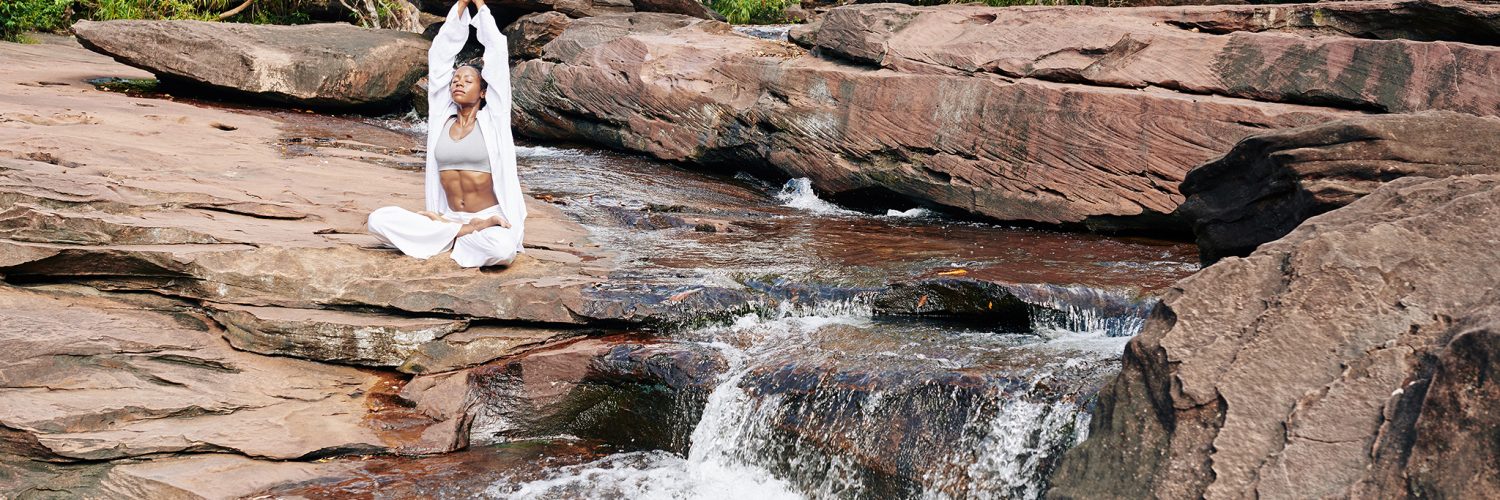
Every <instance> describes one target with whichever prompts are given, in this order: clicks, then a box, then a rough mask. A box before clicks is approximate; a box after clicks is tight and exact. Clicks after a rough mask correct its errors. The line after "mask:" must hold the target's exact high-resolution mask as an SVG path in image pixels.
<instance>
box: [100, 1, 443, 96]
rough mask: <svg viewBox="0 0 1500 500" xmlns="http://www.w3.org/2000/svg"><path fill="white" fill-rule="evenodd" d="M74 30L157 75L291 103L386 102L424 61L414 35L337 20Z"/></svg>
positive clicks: (111, 24) (114, 24)
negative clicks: (295, 24) (273, 23)
mask: <svg viewBox="0 0 1500 500" xmlns="http://www.w3.org/2000/svg"><path fill="white" fill-rule="evenodd" d="M73 31H74V33H76V34H77V35H78V40H79V41H80V42H82V43H83V44H84V46H86V47H88V48H90V49H92V50H95V51H98V52H100V53H103V54H106V55H109V56H111V57H114V58H115V59H117V60H119V61H121V62H124V63H126V64H129V65H132V66H135V67H138V68H141V69H145V70H147V71H150V72H152V73H155V74H156V75H157V76H158V77H159V78H161V79H163V80H171V81H174V82H179V83H186V84H189V85H192V86H203V87H206V88H209V89H215V90H229V91H233V92H237V93H241V94H243V95H247V96H250V97H254V98H257V99H264V100H270V101H274V102H280V103H286V104H292V105H297V106H314V107H331V108H347V107H383V106H390V105H392V104H396V103H397V102H399V101H401V100H402V99H404V98H406V96H407V92H408V87H409V86H410V85H411V84H412V82H415V81H416V80H417V78H418V77H419V76H421V74H422V73H423V72H425V71H426V67H427V66H426V64H425V61H426V59H427V45H428V42H427V41H426V40H423V39H422V37H421V36H420V35H418V34H415V33H403V32H399V31H389V30H371V29H365V28H359V27H355V26H351V25H348V24H341V23H331V24H312V25H299V26H273V25H261V24H239V23H210V22H202V21H104V22H94V21H80V22H79V23H77V24H75V25H73Z"/></svg>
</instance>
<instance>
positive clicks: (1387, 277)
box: [1052, 175, 1500, 497]
mask: <svg viewBox="0 0 1500 500" xmlns="http://www.w3.org/2000/svg"><path fill="white" fill-rule="evenodd" d="M1497 186H1500V177H1497V176H1494V175H1462V176H1454V177H1448V178H1442V179H1430V178H1417V177H1408V178H1403V179H1397V180H1394V181H1391V182H1388V183H1386V184H1385V185H1383V186H1381V187H1380V188H1379V189H1376V190H1375V191H1374V192H1372V193H1371V194H1369V195H1366V196H1365V197H1363V198H1361V199H1359V200H1357V201H1355V202H1353V203H1351V204H1349V205H1348V206H1346V207H1344V208H1341V209H1339V210H1335V211H1332V212H1329V213H1326V214H1323V215H1320V216H1317V217H1313V218H1311V219H1309V220H1307V221H1306V222H1304V223H1303V224H1302V225H1301V226H1300V227H1298V228H1297V229H1296V230H1294V231H1292V232H1291V234H1288V235H1287V236H1286V237H1283V238H1281V239H1279V240H1277V241H1274V242H1271V243H1267V244H1264V245H1261V247H1260V248H1259V249H1257V250H1256V251H1255V252H1254V253H1252V254H1250V256H1248V257H1246V258H1227V259H1224V260H1222V261H1220V262H1219V263H1218V264H1215V265H1213V266H1210V267H1208V268H1206V269H1204V270H1203V271H1201V272H1199V273H1198V274H1196V275H1194V276H1192V277H1190V278H1187V279H1185V280H1183V281H1181V282H1179V283H1178V284H1177V285H1175V286H1174V287H1173V289H1172V290H1170V291H1169V292H1168V293H1167V294H1166V295H1165V296H1164V298H1163V299H1162V303H1161V305H1160V306H1159V307H1158V308H1157V309H1156V311H1154V312H1153V314H1152V317H1151V319H1150V320H1149V321H1148V322H1147V324H1146V327H1145V329H1144V331H1143V332H1142V333H1141V335H1140V336H1138V337H1136V338H1135V339H1133V340H1132V341H1131V343H1130V344H1129V346H1128V347H1127V349H1126V354H1125V358H1124V367H1123V368H1122V371H1121V374H1120V376H1119V377H1118V378H1117V379H1116V380H1115V381H1114V382H1112V383H1111V384H1110V385H1109V386H1108V387H1107V388H1106V389H1105V390H1104V391H1103V392H1102V393H1101V395H1100V403H1099V410H1098V414H1097V416H1096V418H1095V419H1094V423H1093V425H1092V430H1091V432H1090V438H1089V439H1088V440H1087V441H1085V442H1084V443H1083V444H1082V445H1080V446H1079V447H1078V448H1075V449H1074V450H1072V451H1070V452H1069V454H1068V456H1067V458H1066V459H1065V460H1064V462H1063V465H1062V467H1061V469H1060V472H1059V474H1058V475H1057V476H1056V477H1054V484H1055V487H1054V489H1053V490H1052V494H1053V495H1056V496H1059V497H1090V496H1096V495H1101V494H1109V495H1124V496H1145V495H1152V494H1155V495H1165V496H1173V497H1180V496H1199V495H1209V496H1216V495H1221V494H1222V495H1241V494H1249V493H1254V494H1258V495H1261V496H1340V495H1349V496H1363V495H1365V494H1369V492H1384V493H1379V494H1395V492H1402V493H1400V494H1405V492H1410V491H1414V490H1418V489H1420V490H1421V491H1429V492H1434V494H1439V495H1461V494H1464V493H1465V492H1479V491H1484V489H1485V488H1490V487H1492V484H1491V483H1488V482H1480V483H1467V482H1460V481H1454V480H1450V479H1441V480H1439V479H1436V478H1437V477H1438V476H1435V475H1430V474H1432V473H1431V472H1428V471H1430V470H1431V469H1427V468H1426V467H1429V465H1424V464H1430V463H1431V462H1427V461H1426V460H1428V458H1426V457H1430V456H1434V455H1424V454H1425V453H1432V452H1435V451H1436V450H1439V449H1442V450H1444V451H1442V452H1438V453H1453V454H1454V455H1451V456H1455V457H1456V456H1460V455H1461V456H1470V455H1469V454H1471V453H1480V454H1482V453H1485V451H1483V446H1487V445H1475V446H1472V447H1456V448H1446V447H1439V448H1434V447H1433V446H1434V445H1433V444H1430V443H1422V439H1424V438H1421V437H1419V438H1416V439H1415V440H1413V439H1412V438H1411V437H1410V436H1411V433H1410V431H1407V432H1400V429H1401V428H1402V427H1403V426H1411V425H1412V424H1411V422H1413V421H1418V422H1422V423H1421V424H1419V425H1417V427H1416V428H1417V429H1419V430H1418V431H1417V434H1421V432H1422V431H1423V430H1427V429H1435V428H1448V426H1451V425H1458V424H1459V423H1460V422H1470V421H1469V420H1467V419H1469V418H1473V417H1476V416H1478V415H1480V414H1481V413H1473V412H1477V411H1481V410H1479V409H1478V408H1479V407H1482V406H1483V405H1482V404H1479V406H1474V405H1476V404H1477V403H1476V402H1475V401H1474V400H1470V399H1464V398H1459V399H1455V398H1453V396H1452V394H1453V393H1451V392H1449V391H1450V390H1451V389H1437V390H1436V392H1432V391H1429V392H1427V393H1426V394H1427V395H1428V396H1429V397H1427V398H1423V397H1422V396H1407V395H1406V393H1408V392H1416V393H1418V394H1420V393H1422V392H1423V391H1421V390H1420V389H1421V387H1420V386H1422V385H1427V384H1429V383H1431V384H1432V387H1451V386H1447V385H1444V384H1448V383H1451V382H1446V381H1445V382H1436V380H1437V379H1435V378H1432V375H1431V374H1432V373H1433V372H1432V371H1430V369H1429V368H1427V366H1432V364H1431V363H1430V362H1428V361H1424V360H1428V359H1431V358H1432V357H1433V356H1436V357H1438V358H1440V359H1442V360H1443V361H1442V362H1441V363H1443V364H1444V366H1448V367H1451V368H1447V370H1452V371H1448V372H1446V373H1449V374H1450V375H1447V376H1446V377H1445V380H1453V379H1454V377H1465V376H1473V375H1472V374H1475V373H1478V372H1477V370H1479V368H1477V366H1478V364H1479V361H1478V359H1479V358H1475V357H1474V356H1480V357H1482V356H1483V355H1479V354H1477V352H1483V350H1482V348H1479V349H1477V350H1468V349H1471V348H1470V347H1469V346H1473V345H1476V344H1468V343H1466V342H1473V340H1468V341H1461V340H1459V339H1462V338H1463V335H1462V334H1461V333H1462V332H1463V331H1464V330H1463V329H1459V330H1458V331H1455V329H1454V320H1455V319H1457V318H1464V317H1466V316H1467V315H1469V314H1470V311H1471V310H1473V309H1475V308H1476V307H1481V306H1485V305H1488V304H1491V303H1493V301H1494V300H1495V297H1494V294H1493V285H1494V283H1496V282H1500V276H1497V275H1496V267H1495V266H1494V261H1495V258H1494V255H1493V254H1492V253H1490V252H1484V251H1476V249H1482V248H1488V246H1490V243H1489V242H1491V241H1493V240H1494V239H1495V238H1496V237H1497V236H1500V235H1497V234H1496V229H1495V228H1497V227H1500V226H1497V225H1495V224H1493V223H1491V222H1492V221H1494V220H1496V219H1497V218H1500V189H1496V187H1497ZM1481 329H1482V328H1481ZM1477 338H1479V336H1477V335H1476V337H1474V339H1477ZM1455 342H1456V343H1457V344H1456V345H1457V346H1461V347H1458V348H1457V349H1456V350H1458V351H1461V352H1462V351H1467V352H1469V353H1471V354H1459V353H1456V352H1455V353H1451V354H1442V353H1441V352H1442V351H1444V350H1445V346H1454V345H1455ZM1450 352H1451V351H1450ZM1463 356H1469V357H1467V358H1466V360H1465V361H1462V362H1460V361H1458V360H1457V359H1456V358H1458V357H1463ZM1486 362H1487V361H1486ZM1460 364H1462V365H1463V366H1465V368H1458V366H1459V365H1460ZM1469 367H1473V368H1469ZM1438 371H1439V372H1442V371H1443V370H1438ZM1459 373H1466V374H1468V375H1459ZM1427 380H1433V381H1434V382H1427ZM1485 387H1487V386H1484V385H1481V386H1477V387H1473V388H1472V389H1468V390H1476V391H1482V390H1488V389H1486V388H1485ZM1427 401H1430V402H1431V406H1425V405H1426V404H1427ZM1458 408H1463V409H1462V410H1457V409H1458ZM1480 419H1481V420H1480V421H1474V422H1472V424H1473V425H1474V426H1475V427H1470V428H1485V426H1493V425H1494V422H1493V421H1492V420H1493V419H1492V418H1490V417H1480ZM1426 436H1429V437H1426V438H1425V439H1431V437H1430V436H1432V435H1431V434H1427V435H1426ZM1408 456H1410V457H1413V458H1412V459H1411V460H1415V461H1408V460H1409V459H1408V458H1406V457H1408ZM1393 461H1394V462H1393ZM1480 463H1493V462H1484V461H1480V462H1479V463H1476V464H1475V465H1473V466H1470V467H1476V468H1484V467H1488V465H1479V464H1480ZM1407 467H1410V469H1407V470H1408V471H1409V472H1411V474H1410V475H1407V474H1403V473H1400V472H1394V471H1399V470H1401V469H1404V468H1407ZM1465 470H1466V471H1467V472H1464V473H1462V474H1460V476H1462V475H1465V474H1467V475H1470V476H1473V475H1474V474H1479V475H1485V474H1488V473H1478V472H1476V471H1477V470H1478V469H1475V468H1470V469H1465ZM1486 470H1489V469H1486ZM1490 475H1492V474H1490ZM1443 477H1445V478H1447V476H1443ZM1455 477H1457V476H1455ZM1470 488H1473V489H1470Z"/></svg>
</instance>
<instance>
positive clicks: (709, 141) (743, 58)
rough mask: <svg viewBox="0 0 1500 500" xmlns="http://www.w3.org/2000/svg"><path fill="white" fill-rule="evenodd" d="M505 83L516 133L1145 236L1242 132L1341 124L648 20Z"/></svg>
mask: <svg viewBox="0 0 1500 500" xmlns="http://www.w3.org/2000/svg"><path fill="white" fill-rule="evenodd" d="M514 75H515V77H514V78H515V92H516V97H515V102H516V105H517V108H518V110H517V111H518V112H517V116H516V119H515V125H516V127H517V129H518V130H519V131H521V132H523V133H526V134H528V135H532V136H536V137H543V138H554V139H566V140H588V141H593V142H597V143H601V144H605V145H608V146H610V147H615V148H621V149H627V150H632V151H639V152H643V153H647V154H650V155H653V156H656V157H658V158H663V159H668V160H674V161H688V162H693V163H698V164H703V165H708V166H713V167H714V168H727V169H733V170H772V171H774V172H777V173H779V174H781V175H786V176H791V177H809V178H811V179H812V181H813V183H814V185H815V186H816V187H817V188H818V189H820V190H823V191H825V192H831V193H835V194H844V195H850V196H853V195H857V194H859V193H887V194H894V196H898V197H904V198H910V199H914V200H918V201H919V202H920V203H925V204H938V205H945V206H949V207H956V208H959V209H962V210H965V211H968V212H972V213H976V214H980V215H984V216H988V217H993V218H997V219H1007V220H1028V221H1036V222H1045V223H1064V224H1080V225H1083V224H1087V225H1092V226H1097V227H1104V228H1137V229H1138V228H1143V227H1145V228H1155V229H1162V228H1163V227H1164V225H1163V224H1162V223H1161V217H1160V216H1161V215H1164V214H1169V213H1171V212H1172V211H1173V210H1174V209H1175V208H1176V206H1177V204H1178V203H1180V202H1181V196H1180V195H1179V194H1178V193H1177V184H1178V182H1180V181H1181V179H1182V176H1183V174H1185V173H1186V171H1187V170H1188V169H1189V168H1191V167H1192V166H1194V165H1196V164H1198V163H1200V162H1202V161H1205V160H1207V159H1209V158H1211V157H1213V156H1214V155H1216V154H1218V153H1220V152H1222V151H1223V150H1226V149H1228V147H1229V145H1231V144H1233V142H1234V141H1236V140H1238V139H1239V138H1242V137H1244V136H1247V135H1249V134H1251V133H1253V132H1255V131H1258V130H1261V129H1265V128H1286V127H1292V126H1298V125H1306V124H1311V123H1316V122H1320V121H1325V120H1328V119H1331V118H1334V117H1338V116H1342V115H1344V114H1345V113H1343V112H1340V111H1335V110H1328V109H1323V108H1312V107H1305V106H1295V105H1285V104H1276V103H1263V102H1256V101H1250V100H1244V99H1232V98H1222V97H1212V96H1192V95H1184V94H1180V93H1175V92H1168V91H1157V90H1144V91H1143V90H1127V89H1117V88H1102V87H1095V86H1087V85H1074V84H1065V83H1053V82H1044V81H1036V80H1023V81H1010V80H1007V79H1005V78H1001V77H999V76H998V75H991V76H985V75H977V76H958V75H950V74H912V73H903V72H893V71H888V70H874V69H870V68H862V67H853V66H849V65H847V64H841V63H837V62H833V61H829V60H824V59H818V58H815V57H810V56H808V55H806V53H805V52H804V51H802V50H800V49H798V48H796V47H793V46H790V45H787V44H783V43H777V42H771V41H766V40H758V39H751V38H749V37H744V36H740V35H736V34H732V33H730V32H729V29H728V26H727V25H723V24H720V23H714V22H706V21H694V20H689V19H685V18H681V17H671V16H665V15H660V14H633V15H629V16H606V17H595V18H590V19H584V20H579V21H575V22H574V23H573V25H572V26H571V27H570V28H569V29H568V30H567V31H566V32H564V33H563V35H562V36H561V37H559V38H558V39H556V40H554V41H553V42H551V43H550V44H548V45H547V46H546V47H545V48H544V57H543V58H542V59H539V60H531V61H526V62H524V63H521V64H520V65H518V66H517V67H516V69H515V72H514ZM619 96H632V98H631V99H621V98H620V97H619ZM1122 110H1128V112H1122ZM1167 226H1169V227H1170V225H1167Z"/></svg>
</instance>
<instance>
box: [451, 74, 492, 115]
mask: <svg viewBox="0 0 1500 500" xmlns="http://www.w3.org/2000/svg"><path fill="white" fill-rule="evenodd" d="M479 82H480V80H479V70H477V69H474V67H473V66H459V67H458V69H457V70H455V71H454V72H453V81H452V82H450V83H449V90H448V91H449V92H450V94H451V95H452V96H453V102H456V103H458V105H459V106H460V107H463V106H473V105H475V104H479V100H480V99H483V98H484V90H481V89H480V88H479Z"/></svg>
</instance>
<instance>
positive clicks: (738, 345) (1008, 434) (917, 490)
mask: <svg viewBox="0 0 1500 500" xmlns="http://www.w3.org/2000/svg"><path fill="white" fill-rule="evenodd" d="M836 309H837V310H839V311H840V313H839V314H819V312H816V311H814V312H813V313H812V314H811V315H797V314H796V313H793V312H791V311H790V310H788V311H784V312H783V313H782V314H779V315H773V316H771V317H760V316H754V315H750V316H745V317H742V318H741V319H740V320H739V321H737V322H736V323H734V324H733V325H729V326H719V327H709V328H704V329H701V330H697V331H693V332H683V333H680V334H678V336H679V337H681V338H684V339H690V340H694V341H698V342H705V343H708V344H709V345H713V346H716V347H718V348H719V349H721V350H723V352H724V353H725V354H726V356H727V357H728V359H729V360H731V363H730V365H731V368H730V369H729V370H728V371H727V372H725V373H724V374H723V375H722V376H721V377H720V382H719V384H718V386H717V387H716V388H715V389H714V391H713V393H712V394H711V396H710V397H709V400H708V403H707V406H706V407H705V408H704V411H703V416H702V418H701V420H700V421H699V423H698V425H697V427H696V428H695V430H694V432H693V434H692V445H691V448H690V451H689V453H688V456H687V457H685V458H683V457H678V456H675V455H671V454H666V453H662V452H647V453H640V452H637V453H629V454H621V455H615V456H611V457H608V458H605V459H603V460H599V461H596V462H593V463H589V464H583V465H577V466H571V467H566V468H561V469H558V470H556V471H553V473H552V474H551V475H549V477H547V478H544V479H541V480H535V481H528V482H521V483H510V482H501V483H497V484H496V485H494V486H493V487H492V488H491V489H490V491H489V493H490V494H491V495H493V496H496V497H504V498H575V497H589V498H596V497H622V498H778V497H787V498H802V497H810V498H854V497H859V498H866V497H908V498H910V497H923V498H1035V497H1037V496H1039V495H1040V494H1041V493H1042V492H1043V490H1044V488H1045V479H1046V477H1047V475H1048V473H1049V472H1050V468H1051V467H1052V466H1053V465H1054V464H1055V460H1056V459H1057V458H1059V457H1060V455H1061V452H1062V451H1064V450H1066V449H1067V448H1068V447H1070V446H1072V445H1073V444H1074V443H1076V442H1077V441H1078V440H1080V439H1081V438H1082V435H1083V433H1084V432H1085V429H1086V428H1087V422H1088V416H1087V413H1086V412H1085V411H1083V407H1084V405H1085V400H1086V399H1087V398H1088V397H1089V396H1090V395H1091V394H1092V392H1093V391H1094V390H1096V389H1097V387H1098V386H1099V384H1101V383H1102V381H1103V378H1104V377H1105V376H1106V375H1107V374H1109V373H1111V372H1112V371H1113V369H1114V362H1115V361H1114V360H1115V359H1116V357H1117V356H1118V354H1119V349H1120V348H1121V347H1123V339H1121V338H1111V337H1108V336H1106V335H1104V334H1103V333H1102V332H1097V331H1096V332H1079V333H1075V334H1073V335H1072V336H1060V337H1059V338H1057V339H1054V340H1047V339H1043V338H1040V337H1036V336H1033V335H1029V334H1026V333H1023V332H989V331H978V330H959V329H953V330H944V329H937V328H932V327H930V326H925V325H921V324H910V323H887V322H883V321H879V320H875V319H872V318H871V316H870V315H869V313H868V311H866V312H863V313H860V312H856V313H853V314H850V313H849V311H850V310H858V309H859V308H857V307H854V308H851V307H850V306H849V305H848V304H843V305H840V306H838V307H837V308H836Z"/></svg>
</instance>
